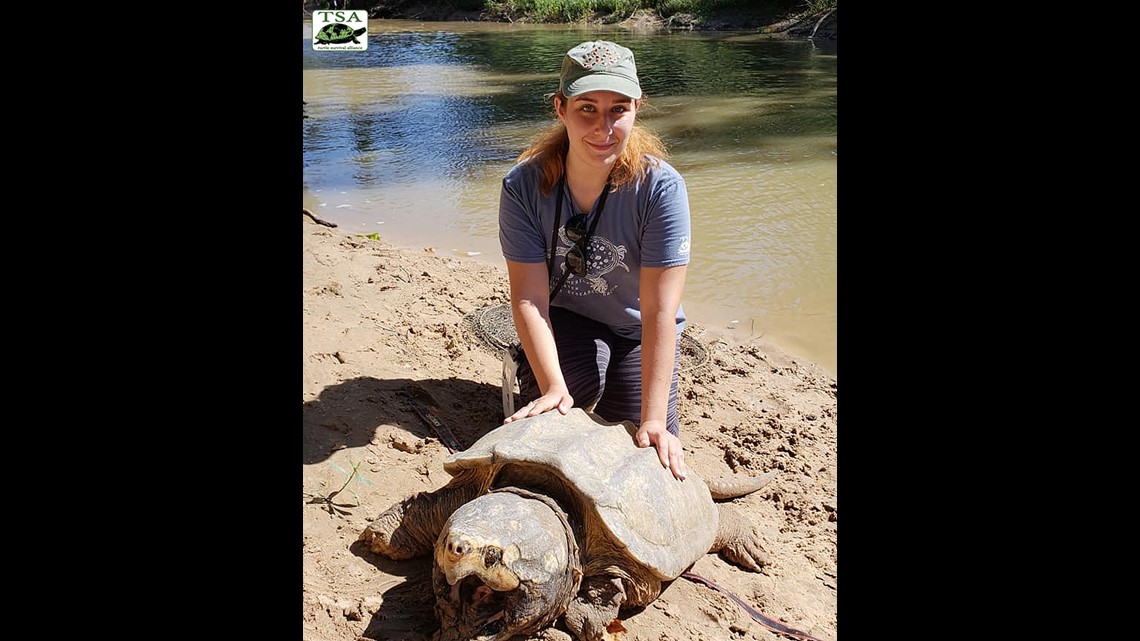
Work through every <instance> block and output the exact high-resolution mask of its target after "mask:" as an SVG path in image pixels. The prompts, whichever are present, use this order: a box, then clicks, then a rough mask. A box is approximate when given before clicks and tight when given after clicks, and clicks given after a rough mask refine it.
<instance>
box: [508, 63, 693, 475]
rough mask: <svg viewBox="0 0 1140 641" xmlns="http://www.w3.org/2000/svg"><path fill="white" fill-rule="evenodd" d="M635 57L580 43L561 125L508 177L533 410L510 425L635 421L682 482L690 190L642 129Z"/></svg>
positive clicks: (564, 90) (565, 78)
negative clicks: (573, 412) (578, 410)
mask: <svg viewBox="0 0 1140 641" xmlns="http://www.w3.org/2000/svg"><path fill="white" fill-rule="evenodd" d="M641 106H642V91H641V85H640V82H639V81H638V77H637V67H636V64H635V62H634V56H633V52H632V51H630V50H629V49H627V48H625V47H622V46H620V45H617V44H615V43H612V42H606V41H591V42H584V43H582V44H580V45H578V46H576V47H574V48H573V49H571V50H570V51H569V52H568V53H567V54H566V56H565V57H564V59H563V61H562V73H561V78H560V81H559V87H558V92H557V93H555V94H554V108H555V112H556V114H557V118H558V122H557V123H555V125H554V126H553V127H552V128H551V129H550V130H548V131H547V132H545V133H543V134H542V135H540V136H539V137H538V138H536V139H535V140H534V141H533V142H532V143H531V145H530V147H529V148H528V149H527V150H526V151H524V152H523V153H522V155H521V156H520V157H519V163H518V164H517V165H515V167H513V168H512V169H511V171H510V172H508V174H507V176H506V177H505V178H504V179H503V187H502V193H501V195H500V201H499V241H500V244H501V246H502V249H503V256H504V258H505V259H506V261H507V274H508V278H509V280H510V287H511V310H512V315H513V317H514V322H515V328H516V329H517V331H518V334H519V338H520V339H521V343H522V353H521V354H520V355H519V356H518V357H517V359H516V364H517V366H518V379H519V390H520V395H521V397H522V399H523V400H528V401H529V402H528V403H527V404H526V406H524V407H522V408H521V409H519V410H518V411H517V412H515V413H514V414H512V415H510V416H508V417H506V419H505V421H504V423H509V422H511V421H514V420H517V419H520V418H525V417H528V416H535V415H537V414H541V413H543V412H548V411H550V410H553V409H557V410H558V411H560V412H562V413H563V414H565V413H567V412H568V411H570V408H571V407H574V406H575V404H577V405H579V406H582V407H585V408H587V409H589V408H591V407H592V408H593V411H594V412H595V413H596V414H598V415H599V416H601V417H602V418H604V419H606V420H610V421H621V420H630V421H632V422H633V423H635V424H636V425H638V431H637V436H636V442H637V444H638V445H639V446H640V447H649V446H650V445H652V446H654V447H656V449H657V455H658V457H659V458H660V460H661V464H662V466H664V467H666V468H668V469H670V470H671V471H672V473H673V475H674V476H675V477H676V478H678V479H684V478H685V465H684V460H685V459H684V452H683V450H682V447H681V440H680V426H679V423H678V419H677V367H678V363H679V357H680V339H681V332H682V330H683V329H684V324H685V314H684V311H683V310H682V308H681V293H682V291H683V290H684V286H685V270H686V265H687V264H688V262H689V233H690V232H689V229H690V225H689V202H688V193H687V191H686V189H685V181H684V179H683V178H682V177H681V176H680V174H679V173H677V171H676V170H675V169H674V168H673V167H672V166H670V165H669V164H668V163H666V162H665V161H664V157H665V155H666V151H665V147H664V145H663V144H662V143H661V141H660V139H658V138H657V137H656V136H654V135H653V134H652V133H650V132H648V131H646V130H644V129H643V128H641V127H640V126H638V125H637V124H636V122H635V121H636V117H637V111H638V109H639V108H640V107H641Z"/></svg>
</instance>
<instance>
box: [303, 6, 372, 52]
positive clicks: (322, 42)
mask: <svg viewBox="0 0 1140 641" xmlns="http://www.w3.org/2000/svg"><path fill="white" fill-rule="evenodd" d="M367 48H368V12H367V11H365V10H363V9H362V10H359V11H320V10H318V11H314V12H313V51H364V50H365V49H367Z"/></svg>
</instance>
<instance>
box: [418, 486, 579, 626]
mask: <svg viewBox="0 0 1140 641" xmlns="http://www.w3.org/2000/svg"><path fill="white" fill-rule="evenodd" d="M581 577H582V572H581V566H580V564H579V559H578V546H577V544H576V543H575V541H574V535H573V532H572V531H571V529H570V525H569V523H568V522H567V520H566V515H565V514H564V513H563V512H562V510H561V509H560V508H559V507H558V505H557V504H556V503H555V502H554V501H552V500H550V499H549V498H546V497H544V496H541V495H537V494H533V493H531V492H527V491H525V490H519V489H517V488H509V489H505V490H499V491H493V492H490V493H488V494H484V495H482V496H480V497H478V498H476V499H474V500H472V501H471V502H469V503H467V504H465V505H463V506H461V507H460V508H459V509H457V510H456V511H455V512H454V513H453V514H452V515H451V518H449V519H448V520H447V523H445V524H444V526H443V530H442V531H441V532H440V535H439V538H438V539H437V540H436V544H435V563H434V568H433V571H432V584H433V588H434V590H435V594H436V614H437V615H438V617H439V620H440V625H441V629H440V639H441V641H459V640H464V641H467V640H478V641H492V640H495V641H499V640H503V639H509V638H511V637H512V636H515V635H521V634H530V633H533V632H537V631H538V630H540V629H541V628H543V627H545V626H547V625H549V624H550V623H551V622H552V621H554V620H555V619H557V618H558V617H559V616H561V615H562V613H563V612H565V610H566V606H567V605H568V604H569V603H570V599H571V598H572V597H573V595H574V594H575V593H576V592H577V591H578V586H579V584H580V583H581Z"/></svg>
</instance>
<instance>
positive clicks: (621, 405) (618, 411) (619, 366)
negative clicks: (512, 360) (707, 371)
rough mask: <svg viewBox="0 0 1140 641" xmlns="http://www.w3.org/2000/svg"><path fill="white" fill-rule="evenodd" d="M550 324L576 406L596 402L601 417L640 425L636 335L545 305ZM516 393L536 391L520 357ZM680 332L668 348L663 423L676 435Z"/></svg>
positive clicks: (525, 398) (527, 396) (532, 395)
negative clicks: (670, 358) (670, 378)
mask: <svg viewBox="0 0 1140 641" xmlns="http://www.w3.org/2000/svg"><path fill="white" fill-rule="evenodd" d="M550 325H551V326H552V327H553V328H554V343H555V344H556V345H557V346H558V361H559V363H560V364H561V365H562V377H563V378H565V379H566V387H567V388H568V389H569V390H570V395H571V396H573V397H574V405H575V406H576V407H589V406H590V405H591V404H593V403H595V402H597V406H596V407H595V408H594V413H595V414H597V415H598V416H600V417H602V418H604V419H605V420H607V421H614V422H617V421H625V420H629V421H632V422H633V423H634V424H635V425H641V341H635V340H630V339H628V338H625V337H622V336H619V335H617V334H615V333H613V331H611V330H610V328H609V327H606V326H605V325H603V324H602V323H599V322H597V321H594V320H591V319H589V318H586V317H585V316H580V315H578V314H575V313H574V312H570V311H567V310H565V309H563V308H561V307H554V306H551V308H550ZM518 360H519V362H518V374H517V376H518V381H519V398H520V399H521V400H522V402H524V403H527V402H530V401H533V400H535V399H537V398H538V397H539V396H542V392H540V391H539V389H538V382H537V381H536V380H535V378H534V372H533V371H532V370H531V368H530V363H528V362H527V360H526V358H520V359H518ZM680 363H681V337H680V336H678V337H677V344H676V347H675V351H674V353H673V381H672V383H671V384H670V386H669V410H668V414H667V416H666V420H665V429H667V430H669V432H671V433H672V434H674V435H675V436H680V435H681V426H680V423H679V422H678V420H677V371H678V369H679V367H680Z"/></svg>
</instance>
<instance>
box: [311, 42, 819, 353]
mask: <svg viewBox="0 0 1140 641" xmlns="http://www.w3.org/2000/svg"><path fill="white" fill-rule="evenodd" d="M304 26H305V29H306V31H305V35H306V39H303V42H302V46H303V50H304V54H303V60H304V62H303V74H304V77H303V81H304V99H305V101H306V103H307V104H306V107H305V111H306V115H307V116H308V117H307V118H306V119H304V120H303V123H304V124H303V126H302V132H303V166H304V179H305V196H304V197H305V204H306V206H310V207H315V208H318V209H319V211H320V213H321V215H322V217H325V218H328V219H329V220H332V221H334V222H337V223H339V224H340V225H341V226H342V228H344V229H346V230H348V231H362V232H372V231H379V232H381V233H382V234H383V235H384V237H385V238H386V239H388V240H390V241H392V242H395V243H397V244H402V245H408V246H418V245H421V244H422V245H432V246H435V247H438V248H439V249H441V250H443V251H449V250H451V249H456V250H458V251H459V252H460V253H461V254H466V253H468V252H481V254H482V257H483V258H484V259H486V260H487V262H491V263H494V264H499V265H501V264H502V258H501V255H500V253H499V247H498V228H497V211H498V193H499V184H500V180H501V178H502V176H503V174H505V173H506V171H507V170H508V169H509V168H510V166H511V165H512V164H513V162H514V159H515V158H516V157H517V156H518V153H519V152H520V151H521V150H522V149H523V147H524V146H525V145H526V144H527V142H528V141H529V140H530V138H531V136H533V135H534V133H535V132H536V131H537V130H538V129H539V128H541V127H544V126H546V125H547V124H549V123H550V122H551V119H552V109H553V108H552V105H551V103H550V101H549V100H548V99H546V96H547V95H548V94H549V93H550V92H551V91H553V90H554V89H555V88H556V87H557V78H558V70H559V65H560V63H561V56H562V55H563V54H564V53H565V52H566V50H568V49H569V48H570V47H572V46H574V45H575V44H577V43H579V42H581V41H582V40H586V39H591V38H598V37H606V38H609V39H614V40H618V41H619V42H622V43H623V44H626V45H628V46H629V47H631V48H632V49H633V50H634V51H635V52H636V54H637V60H638V69H639V71H640V74H641V80H642V86H643V88H644V89H645V91H646V94H647V96H648V98H649V102H650V106H649V108H647V109H646V110H644V111H643V112H642V114H641V116H640V117H641V119H642V121H643V122H644V123H645V124H646V125H647V126H649V127H651V128H652V129H654V130H655V131H657V132H658V133H659V134H661V135H662V137H663V138H664V139H665V141H666V142H667V144H668V145H669V147H670V149H671V150H672V152H673V154H674V157H673V159H672V160H673V164H674V165H675V166H677V168H678V169H680V170H681V172H682V173H683V174H684V175H685V178H686V181H687V183H688V185H689V194H690V204H691V206H692V211H693V230H694V244H693V248H694V254H693V260H692V263H691V264H690V268H689V280H688V285H687V287H686V291H685V298H684V301H685V308H686V310H688V311H689V314H690V316H691V317H693V318H694V319H696V320H698V321H701V322H702V323H703V324H705V325H709V326H735V327H738V329H737V330H735V331H737V332H740V333H748V332H751V333H754V334H765V335H766V336H767V337H769V338H771V339H773V340H775V341H776V342H778V343H781V344H783V345H785V346H787V347H788V348H789V349H791V351H793V352H794V353H798V354H800V355H802V356H803V357H804V358H806V359H809V360H812V361H815V362H817V363H819V364H821V365H823V366H824V367H825V368H827V369H829V370H830V371H832V372H833V373H835V372H837V358H836V345H835V333H836V315H837V310H836V291H837V290H836V240H837V239H836V219H837V202H836V194H837V185H836V160H837V147H836V138H837V137H836V133H837V124H836V112H837V107H836V56H835V55H834V54H833V53H832V54H829V53H825V52H820V51H818V50H816V49H814V48H813V47H812V46H811V45H810V43H804V42H793V41H783V40H775V39H771V38H769V37H765V36H758V35H756V34H724V33H707V34H706V33H697V34H691V33H685V34H629V33H625V32H609V33H607V32H604V31H602V32H599V31H583V30H582V29H578V28H567V27H564V26H552V25H527V26H519V25H515V26H510V25H497V24H484V23H423V24H420V23H407V22H403V21H375V20H374V21H370V22H369V42H368V49H367V50H366V51H364V52H314V51H312V44H311V40H310V39H307V38H311V27H310V25H309V24H308V23H306V24H305V25H304ZM733 320H737V321H740V322H739V323H738V324H736V325H732V324H731V321H733Z"/></svg>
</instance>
